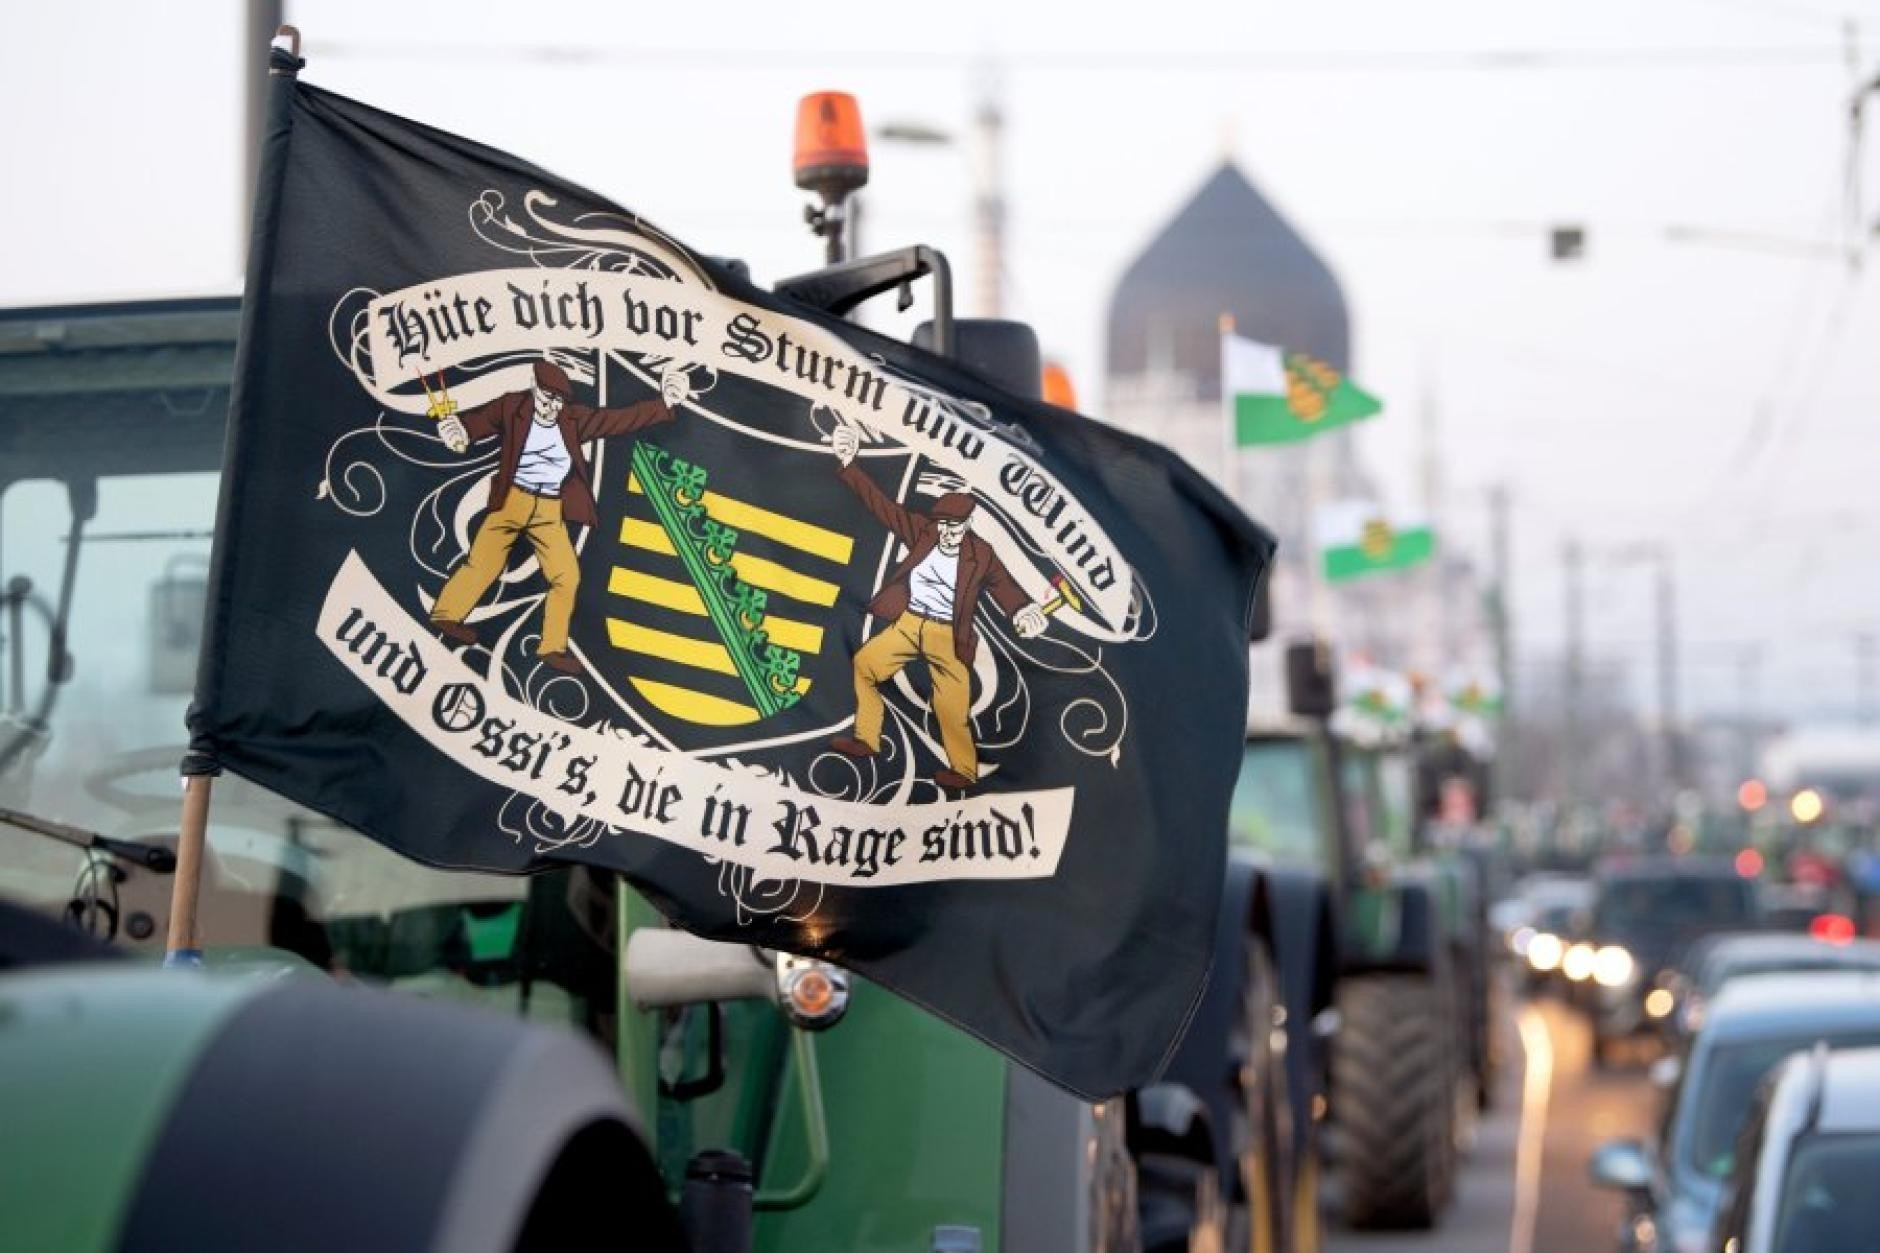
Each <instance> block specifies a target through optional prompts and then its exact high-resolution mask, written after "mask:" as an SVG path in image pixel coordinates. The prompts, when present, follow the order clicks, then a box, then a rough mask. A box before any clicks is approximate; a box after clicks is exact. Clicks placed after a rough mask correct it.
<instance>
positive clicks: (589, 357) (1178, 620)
mask: <svg viewBox="0 0 1880 1253" xmlns="http://www.w3.org/2000/svg"><path fill="white" fill-rule="evenodd" d="M275 55H276V62H275V66H274V68H275V71H276V74H275V76H274V77H273V78H272V79H271V80H270V81H271V84H272V86H271V89H270V90H271V96H270V104H269V109H270V128H269V132H268V135H267V138H266V143H265V145H264V149H263V151H264V153H265V163H264V168H263V178H262V182H261V186H260V188H259V194H258V195H257V199H256V203H257V205H258V206H259V210H258V212H257V216H256V224H255V231H256V233H255V236H254V238H253V240H252V242H251V247H250V257H251V264H250V273H249V278H248V283H247V287H246V290H245V293H244V298H243V310H242V332H241V342H240V346H239V349H238V352H237V363H236V380H235V387H234V393H233V394H234V399H233V402H232V405H231V413H230V430H229V438H228V444H227V457H226V465H225V470H224V476H223V485H222V492H223V494H222V500H221V507H220V511H219V513H218V520H217V531H216V553H215V560H214V568H213V573H212V583H213V587H212V589H211V596H210V603H211V605H212V611H211V615H210V618H209V622H208V629H207V633H206V639H205V644H204V650H203V654H202V661H201V666H200V668H199V671H198V674H197V683H196V699H195V703H194V705H193V706H192V708H191V712H190V730H191V733H192V750H193V753H194V758H193V764H194V767H195V768H197V769H200V770H204V771H211V770H216V769H227V770H230V771H233V772H235V773H237V774H240V775H242V776H243V777H245V778H247V779H249V780H251V781H253V782H255V783H258V784H260V785H262V786H263V787H266V788H269V789H272V790H273V791H276V792H278V793H281V794H282V795H285V796H287V797H289V798H291V799H293V800H295V801H298V802H300V803H301V804H303V805H306V806H309V807H311V808H313V809H316V810H319V811H320V812H322V813H324V814H326V815H328V816H329V817H331V818H333V819H335V820H336V821H339V822H341V823H344V824H346V825H348V826H351V827H353V828H356V829H357V830H359V831H362V832H364V833H365V834H367V835H369V836H371V837H372V838H374V839H376V840H379V841H380V842H382V843H384V844H386V845H389V846H390V847H392V848H394V849H396V850H398V851H400V852H402V853H405V854H407V855H408V856H411V857H414V858H417V859H419V860H422V861H425V862H429V863H431V864H433V865H438V866H446V867H452V868H456V869H463V870H481V871H494V872H511V873H521V872H526V871H530V870H534V869H540V868H543V867H545V866H548V865H550V864H553V863H556V862H570V861H572V862H582V863H586V864H589V865H592V866H595V867H599V868H601V869H604V870H610V871H617V872H619V873H620V874H622V875H624V876H625V877H626V878H627V879H628V880H630V881H631V882H632V883H633V884H635V885H636V886H637V887H639V888H640V890H641V891H643V892H644V893H645V894H646V895H647V896H648V897H649V898H650V899H651V900H652V901H653V902H654V903H655V904H656V905H657V906H658V907H659V908H660V909H661V910H663V911H664V912H665V913H666V915H667V916H668V917H669V918H670V919H671V920H672V921H673V922H675V923H676V924H678V925H679V926H682V927H684V928H686V929H688V930H691V931H694V932H697V933H699V934H702V935H705V936H708V937H711V938H715V939H721V940H728V941H734V942H737V943H741V944H750V945H760V946H764V947H768V948H776V949H782V950H786V951H789V952H794V953H801V954H805V955H808V956H813V957H820V958H825V959H827V960H830V961H834V962H837V963H840V964H841V965H843V966H846V967H848V968H849V969H851V970H854V971H856V972H858V973H860V974H862V975H865V976H867V977H869V978H871V979H873V980H875V981H877V982H879V983H881V984H883V985H885V986H887V987H888V988H890V989H892V990H894V991H897V992H899V993H901V994H902V995H904V996H906V997H908V998H909V999H911V1000H913V1001H916V1002H918V1003H920V1004H922V1005H924V1006H926V1007H928V1008H930V1009H932V1010H933V1011H935V1012H936V1013H938V1014H940V1015H942V1016H943V1017H945V1018H947V1019H948V1020H950V1021H952V1022H954V1023H956V1024H959V1025H960V1026H962V1027H964V1028H966V1029H968V1030H970V1031H972V1032H973V1033H975V1034H976V1035H978V1036H979V1037H980V1038H982V1039H984V1040H986V1041H987V1042H989V1043H990V1044H992V1045H994V1046H995V1047H997V1048H1000V1049H1002V1050H1004V1051H1005V1052H1007V1053H1008V1054H1010V1055H1011V1056H1012V1057H1015V1058H1017V1059H1018V1060H1019V1061H1021V1062H1023V1063H1025V1064H1026V1065H1029V1066H1031V1067H1033V1068H1035V1069H1036V1070H1038V1071H1039V1072H1041V1073H1042V1074H1044V1075H1046V1076H1047V1077H1049V1078H1051V1079H1054V1080H1056V1081H1057V1082H1058V1083H1060V1084H1062V1085H1063V1086H1065V1087H1067V1088H1070V1089H1072V1090H1073V1091H1076V1092H1079V1093H1081V1094H1084V1095H1086V1096H1106V1095H1111V1094H1114V1093H1117V1092H1119V1091H1122V1090H1124V1089H1126V1088H1130V1087H1135V1086H1138V1085H1140V1084H1143V1083H1146V1082H1148V1081H1150V1080H1151V1079H1153V1078H1154V1077H1155V1076H1156V1075H1157V1074H1158V1073H1159V1071H1160V1069H1161V1067H1162V1064H1163V1062H1164V1061H1165V1060H1166V1059H1167V1057H1168V1056H1169V1054H1170V1052H1171V1050H1172V1047H1173V1044H1174V1042H1175V1041H1176V1039H1177V1038H1178V1036H1179V1034H1180V1032H1181V1030H1182V1028H1183V1025H1184V1024H1185V1022H1186V1021H1187V1019H1188V1016H1189V1015H1190V1013H1191V1012H1192V1011H1193V1009H1194V1007H1195V1005H1196V1003H1197V1002H1198V999H1199V997H1200V994H1201V989H1202V986H1203V983H1204V980H1205V977H1206V971H1207V968H1208V964H1209V959H1210V955H1211V953H1212V951H1213V944H1214V928H1215V921H1216V919H1215V914H1216V910H1217V909H1218V907H1219V901H1220V893H1221V880H1222V875H1223V872H1224V868H1225V865H1226V829H1227V806H1228V799H1229V795H1230V793H1231V791H1232V788H1233V781H1234V773H1235V765H1236V763H1237V762H1238V761H1239V759H1240V752H1241V744H1242V740H1243V736H1244V730H1245V717H1246V702H1247V665H1248V657H1247V648H1246V644H1247V637H1248V630H1249V626H1250V623H1251V616H1252V607H1253V602H1254V592H1255V589H1256V587H1257V585H1258V582H1259V580H1260V579H1261V578H1262V577H1263V576H1264V574H1265V571H1266V567H1267V564H1268V562H1269V560H1270V557H1271V554H1272V542H1271V540H1270V538H1269V537H1268V536H1267V535H1266V534H1265V532H1263V531H1261V530H1260V529H1259V528H1258V527H1257V526H1256V525H1255V524H1254V523H1252V522H1251V521H1250V520H1249V519H1248V518H1247V517H1246V516H1245V515H1244V514H1242V513H1241V512H1240V511H1239V510H1238V509H1237V508H1235V507H1234V506H1233V505H1232V504H1231V503H1230V502H1229V501H1228V500H1227V499H1226V498H1225V497H1223V496H1222V495H1221V494H1220V493H1219V492H1217V491H1216V490H1215V489H1214V488H1213V487H1211V486H1209V484H1208V483H1207V482H1206V481H1205V480H1204V479H1202V478H1201V477H1200V476H1199V475H1198V474H1197V473H1196V472H1195V471H1194V470H1192V469H1191V468H1190V467H1188V466H1187V465H1186V464H1184V463H1183V462H1181V461H1180V460H1179V459H1178V458H1176V457H1175V456H1173V455H1172V454H1171V453H1169V452H1168V451H1167V450H1166V449H1164V448H1161V447H1159V446H1157V445H1154V444H1151V443H1149V442H1147V441H1143V440H1137V439H1133V438H1131V437H1129V436H1125V435H1122V434H1119V433H1118V432H1116V431H1114V430H1113V429H1111V428H1109V427H1107V426H1104V425H1103V424H1101V423H1097V422H1089V421H1085V420H1084V419H1082V418H1079V417H1078V416H1077V415H1075V414H1074V413H1070V412H1068V411H1066V410H1064V409H1061V408H1057V407H1054V406H1052V405H1048V404H1041V403H1037V402H1035V401H1032V400H1028V399H1024V398H1021V397H1018V396H1013V395H1009V394H1007V393H1004V392H1002V391H999V390H997V389H996V388H994V387H992V386H990V385H989V384H987V383H986V382H985V381H984V380H983V379H981V378H980V377H979V376H977V375H975V374H973V373H971V372H969V371H967V370H965V369H962V368H959V367H958V366H957V365H956V364H955V363H953V362H951V361H948V360H946V359H943V358H940V357H937V356H934V355H932V354H930V353H928V352H925V351H923V350H921V349H918V348H914V347H911V346H909V345H907V344H904V343H901V342H899V341H896V340H892V339H887V338H884V337H882V336H880V335H877V334H874V333H873V332H870V331H868V330H866V329H865V328H862V327H859V326H856V325H854V324H851V323H848V322H845V321H842V320H841V319H838V318H835V317H833V316H830V315H828V314H826V313H824V312H822V311H821V310H819V309H817V308H813V307H811V306H809V305H806V304H800V303H797V302H795V301H792V300H789V299H786V298H784V297H782V296H779V295H777V294H774V293H772V292H769V291H765V290H763V289H760V288H757V287H754V286H752V285H751V284H750V283H749V282H748V281H747V280H746V279H745V278H743V277H742V276H741V275H740V274H739V273H737V272H735V271H734V270H733V269H731V268H728V267H725V266H722V265H719V264H717V263H716V262H714V261H712V260H711V259H709V258H706V257H702V256H700V255H698V254H697V253H695V252H693V251H691V250H690V249H688V248H686V247H685V246H684V245H683V244H681V243H680V242H678V241H677V240H676V239H675V238H674V237H673V236H672V235H670V234H668V233H666V232H664V231H661V230H658V229H656V228H654V227H652V226H651V225H649V224H648V223H646V222H645V221H643V220H642V219H640V218H638V217H636V216H635V215H634V214H632V213H630V212H628V211H627V210H625V209H622V208H620V207H619V206H618V205H614V204H611V203H609V202H607V201H605V200H603V199H601V198H599V197H597V196H595V195H594V194H592V193H591V192H587V191H584V190H583V189H581V188H579V187H576V186H573V185H571V184H569V183H567V182H564V181H562V180H561V179H558V178H556V177H554V176H553V175H551V174H548V173H546V172H545V171H542V170H540V169H537V168H535V167H534V166H531V165H529V164H527V163H526V162H524V161H521V160H519V159H517V158H515V157H512V156H509V155H508V154H505V153H501V152H497V151H495V150H493V149H490V148H486V147H483V146H481V145H479V144H476V143H473V142H471V141H469V140H466V139H461V138H459V137H457V136H454V135H449V134H445V133H444V132H441V131H437V130H434V129H431V128H430V127H426V126H422V125H420V124H418V123H415V122H410V121H407V120H405V119H403V118H398V117H394V116H392V115H390V114H386V113H382V112H379V111H378V110H375V109H371V108H368V107H366V106H364V105H362V104H359V103H356V102H354V101H352V100H348V99H345V98H344V97H341V96H336V95H333V94H331V93H328V92H324V91H320V90H317V89H315V88H312V87H309V86H307V85H305V84H303V83H301V82H299V80H298V78H297V76H296V75H295V74H294V73H293V71H294V70H295V69H296V68H297V63H296V62H294V61H293V60H292V59H291V58H286V55H285V54H284V53H280V52H279V51H277V52H276V54H275ZM622 151H623V152H627V151H628V150H626V149H623V150H622ZM645 176H646V177H647V178H652V179H659V178H664V177H666V176H667V172H666V171H664V170H663V168H660V167H659V166H658V163H657V162H653V163H652V164H649V165H648V166H647V167H646V170H645ZM619 177H620V178H621V180H622V181H623V182H628V183H631V181H632V180H633V178H634V177H635V168H634V166H633V165H632V164H631V161H630V160H629V161H628V162H627V163H626V164H624V165H623V166H622V168H621V169H620V171H619ZM207 938H208V939H209V940H211V941H213V940H214V938H215V937H214V936H209V937H207Z"/></svg>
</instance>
